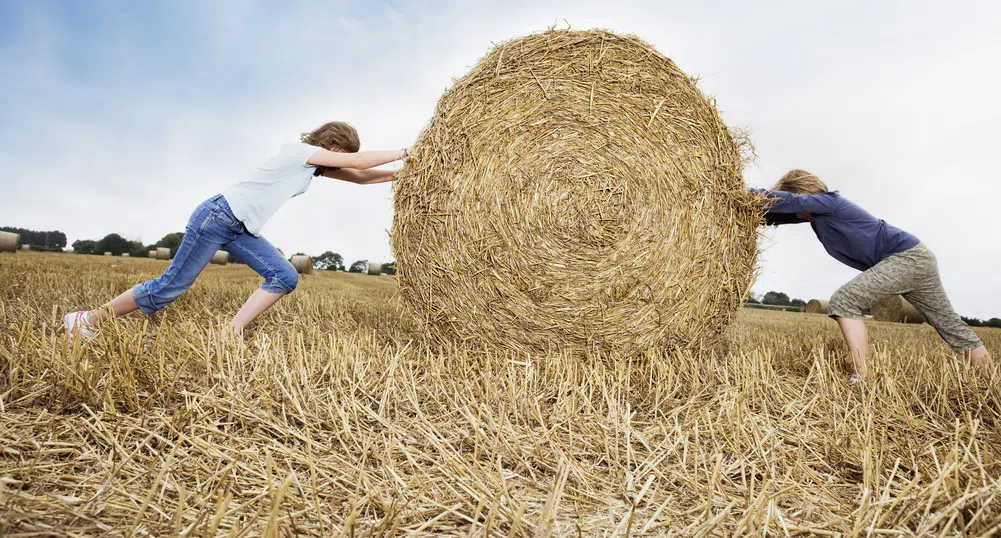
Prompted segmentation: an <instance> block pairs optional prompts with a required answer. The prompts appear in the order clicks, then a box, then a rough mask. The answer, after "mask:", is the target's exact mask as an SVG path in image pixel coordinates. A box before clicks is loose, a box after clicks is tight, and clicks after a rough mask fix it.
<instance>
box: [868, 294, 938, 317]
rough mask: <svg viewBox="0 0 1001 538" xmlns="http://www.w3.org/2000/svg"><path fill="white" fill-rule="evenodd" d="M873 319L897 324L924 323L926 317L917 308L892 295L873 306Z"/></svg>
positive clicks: (905, 300)
mask: <svg viewBox="0 0 1001 538" xmlns="http://www.w3.org/2000/svg"><path fill="white" fill-rule="evenodd" d="M872 319H874V320H876V321H891V322H896V323H924V322H925V317H924V316H922V315H921V313H920V312H918V309H917V308H914V306H913V305H912V304H911V303H909V302H907V299H904V298H903V297H901V296H899V295H891V296H889V297H887V298H886V299H883V300H882V301H879V302H878V303H876V304H874V305H872Z"/></svg>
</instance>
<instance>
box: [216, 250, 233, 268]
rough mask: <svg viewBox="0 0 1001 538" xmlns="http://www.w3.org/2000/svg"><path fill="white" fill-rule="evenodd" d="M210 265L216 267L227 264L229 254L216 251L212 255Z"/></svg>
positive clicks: (223, 251)
mask: <svg viewBox="0 0 1001 538" xmlns="http://www.w3.org/2000/svg"><path fill="white" fill-rule="evenodd" d="M212 263H214V264H216V265H226V264H227V263H229V252H226V251H225V250H217V251H215V254H213V255H212Z"/></svg>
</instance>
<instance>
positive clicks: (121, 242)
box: [94, 234, 131, 256]
mask: <svg viewBox="0 0 1001 538" xmlns="http://www.w3.org/2000/svg"><path fill="white" fill-rule="evenodd" d="M130 247H131V245H130V244H129V240H128V239H125V238H124V237H122V236H120V235H118V234H108V235H106V236H104V238H102V239H101V240H100V241H98V242H97V244H95V245H94V254H104V253H105V252H110V253H111V255H112V256H121V255H122V253H123V252H129V248H130Z"/></svg>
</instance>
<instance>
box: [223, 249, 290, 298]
mask: <svg viewBox="0 0 1001 538" xmlns="http://www.w3.org/2000/svg"><path fill="white" fill-rule="evenodd" d="M231 244H233V245H236V247H237V248H239V249H241V250H242V251H244V252H246V253H248V254H250V255H251V256H253V257H254V258H255V259H257V261H259V262H261V265H263V266H264V267H267V268H268V271H271V272H272V273H277V272H278V271H276V270H275V268H274V267H272V266H271V264H270V263H268V262H267V261H265V260H264V258H261V257H260V256H258V255H257V253H256V252H254V251H252V250H250V249H249V248H247V247H245V246H243V245H241V244H239V243H235V242H234V243H231ZM261 276H264V275H261ZM267 281H268V277H264V282H267ZM275 283H276V284H278V286H279V287H280V288H282V289H283V290H285V293H292V290H290V289H289V287H288V286H286V285H285V284H284V283H283V282H282V281H280V280H277V279H276V280H275Z"/></svg>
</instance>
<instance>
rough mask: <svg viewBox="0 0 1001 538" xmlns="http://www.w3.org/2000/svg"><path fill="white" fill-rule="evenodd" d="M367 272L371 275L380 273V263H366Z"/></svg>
mask: <svg viewBox="0 0 1001 538" xmlns="http://www.w3.org/2000/svg"><path fill="white" fill-rule="evenodd" d="M368 274H369V275H371V276H379V275H381V274H382V264H381V263H372V262H369V263H368Z"/></svg>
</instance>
